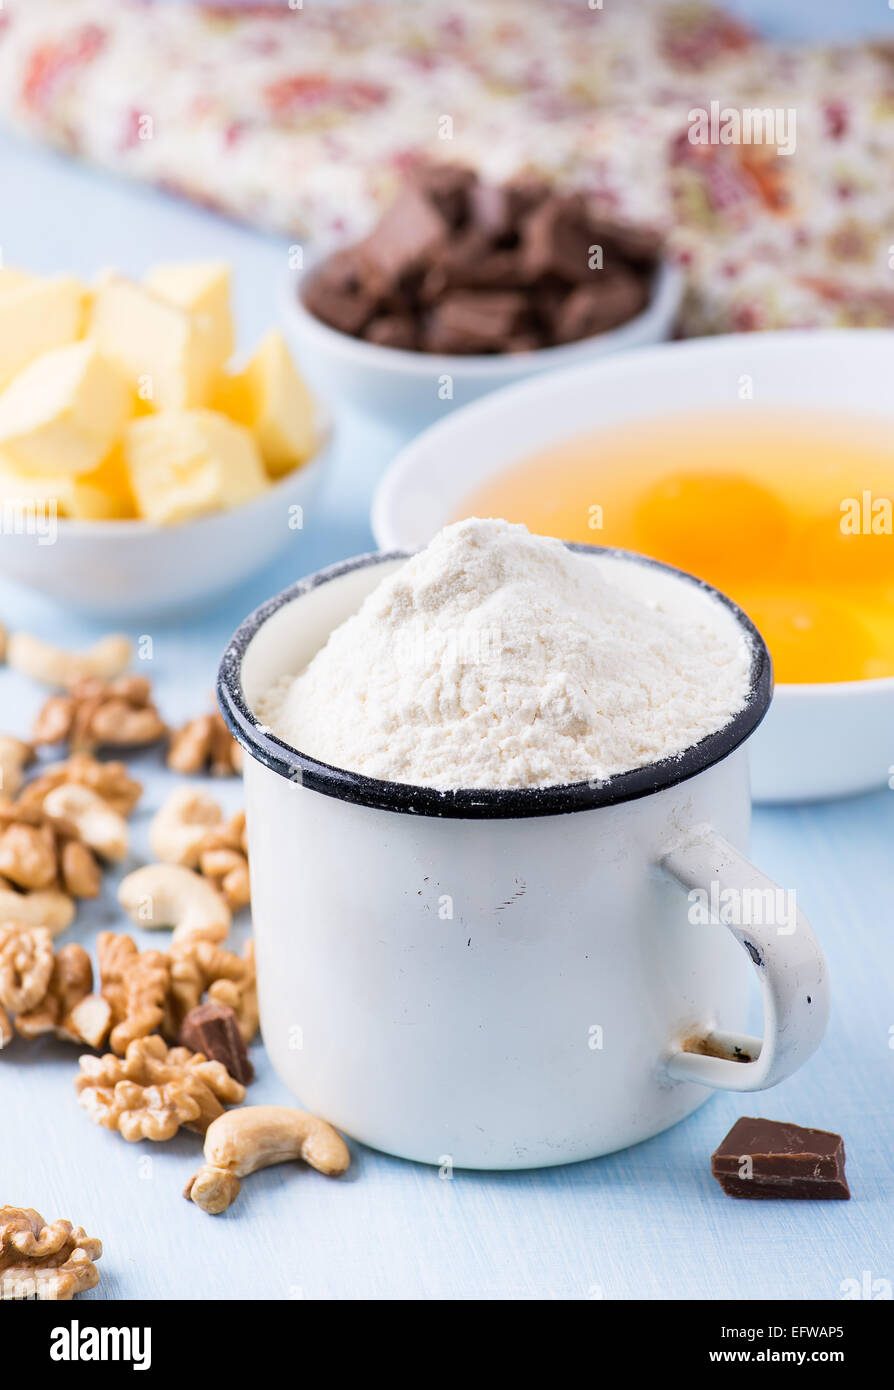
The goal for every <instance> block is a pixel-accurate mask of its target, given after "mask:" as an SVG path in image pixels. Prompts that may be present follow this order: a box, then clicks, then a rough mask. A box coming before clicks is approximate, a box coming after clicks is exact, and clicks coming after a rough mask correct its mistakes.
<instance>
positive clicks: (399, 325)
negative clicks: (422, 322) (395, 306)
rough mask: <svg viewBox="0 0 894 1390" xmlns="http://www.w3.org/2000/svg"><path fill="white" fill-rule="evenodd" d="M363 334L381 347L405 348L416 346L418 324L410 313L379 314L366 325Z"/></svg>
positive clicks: (369, 340)
mask: <svg viewBox="0 0 894 1390" xmlns="http://www.w3.org/2000/svg"><path fill="white" fill-rule="evenodd" d="M363 336H364V338H365V339H366V340H367V342H369V343H378V345H379V347H392V348H404V349H406V350H409V351H412V350H413V349H414V348H415V347H416V346H417V343H416V324H415V322H414V320H413V318H412V317H411V315H410V314H379V316H378V317H377V318H374V319H372V320H371V322H369V323H368V324H367V325H366V328H365V329H364V331H363Z"/></svg>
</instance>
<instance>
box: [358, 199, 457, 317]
mask: <svg viewBox="0 0 894 1390" xmlns="http://www.w3.org/2000/svg"><path fill="white" fill-rule="evenodd" d="M448 234H449V228H448V226H447V223H446V222H445V220H444V218H443V217H442V216H441V214H440V213H439V212H438V210H437V208H436V207H435V206H434V205H433V204H432V203H431V202H429V200H428V198H426V197H425V195H424V194H422V193H420V191H419V190H418V189H417V188H406V189H405V190H404V192H403V193H401V195H400V197H399V198H398V199H397V201H396V202H394V203H392V205H391V207H390V208H389V209H388V211H387V212H386V213H384V215H383V216H382V217H381V219H380V220H379V222H378V223H377V224H376V226H375V227H374V228H373V230H372V231H371V232H370V233H369V235H368V236H367V237H366V239H365V240H364V241H362V242H361V243H360V246H359V248H358V250H359V252H360V255H361V258H362V260H363V262H364V263H365V265H366V267H367V268H368V274H369V280H368V283H369V285H370V287H371V288H372V289H373V290H378V291H379V292H380V293H384V292H385V291H386V290H387V289H388V288H390V287H391V286H393V285H396V284H398V283H399V282H400V280H401V279H402V278H403V277H404V276H406V275H407V274H408V273H409V272H410V271H413V270H416V269H418V268H419V267H421V266H423V265H424V264H425V261H426V259H427V258H428V257H429V256H431V255H433V254H434V253H435V252H436V251H437V250H438V249H439V247H441V246H442V245H444V244H445V243H446V241H447V236H448Z"/></svg>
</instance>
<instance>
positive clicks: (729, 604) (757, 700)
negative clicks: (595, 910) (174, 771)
mask: <svg viewBox="0 0 894 1390" xmlns="http://www.w3.org/2000/svg"><path fill="white" fill-rule="evenodd" d="M566 544H567V545H568V548H569V550H574V551H579V552H580V553H582V554H585V555H605V556H614V557H616V558H618V559H622V560H630V561H633V562H634V563H636V564H640V565H646V566H650V567H652V568H654V569H659V570H664V571H665V572H666V573H669V574H673V575H676V576H677V577H678V578H681V579H684V580H686V581H687V582H688V583H690V584H694V585H695V586H696V587H697V588H699V589H701V590H702V591H703V592H704V593H706V594H710V595H711V596H713V597H714V598H715V599H717V600H718V601H719V602H720V603H722V604H723V605H724V607H725V608H727V609H728V610H729V611H730V612H731V613H732V614H733V616H734V617H735V618H736V620H737V621H738V623H739V625H740V626H741V628H742V629H743V631H744V632H745V634H746V636H747V637H748V639H749V641H750V644H751V652H752V657H751V680H750V687H749V692H748V697H747V699H746V701H745V704H744V705H743V707H742V709H740V710H739V711H738V713H737V714H735V715H733V718H732V719H731V720H730V722H729V723H728V724H725V725H724V727H723V728H722V729H719V730H717V732H716V733H713V734H708V735H707V737H705V738H703V739H701V740H700V741H699V742H698V743H695V744H693V745H692V746H691V747H690V748H687V749H685V750H684V751H683V752H682V753H680V754H678V755H677V756H676V757H671V758H663V759H662V760H661V761H660V762H655V763H649V764H648V765H647V766H645V767H636V768H632V769H631V770H630V771H629V772H619V773H617V774H616V775H615V776H614V777H610V778H608V779H607V780H605V781H603V782H597V781H593V782H570V783H566V784H564V785H561V786H555V787H510V788H489V787H488V788H465V787H462V788H457V789H456V790H450V791H439V790H438V789H437V788H435V787H418V786H413V785H411V784H410V783H405V782H387V781H383V780H381V779H380V778H377V777H365V776H363V774H362V773H359V772H350V771H347V770H346V769H345V768H338V767H331V766H330V765H329V764H328V763H322V762H319V761H317V759H316V758H311V757H308V756H307V754H305V753H301V752H299V751H298V750H297V749H295V748H292V747H291V746H290V745H289V744H287V743H284V742H283V741H282V739H279V738H277V736H276V735H275V734H273V733H271V732H270V731H269V730H268V729H267V728H266V727H265V726H264V725H262V724H261V721H260V720H259V719H258V718H257V717H256V715H254V714H253V713H252V711H251V709H250V708H249V706H248V702H247V700H246V698H245V693H244V691H243V689H242V661H243V658H244V656H245V653H246V651H247V649H248V646H249V644H250V642H251V641H252V639H253V638H254V637H255V635H256V633H258V632H259V631H260V629H261V628H262V627H263V625H264V624H265V623H266V622H267V621H268V620H269V619H270V618H272V617H273V615H274V614H275V613H278V612H279V610H280V609H281V608H283V607H285V606H286V604H289V603H292V602H293V601H294V600H296V599H300V598H302V597H303V596H304V595H305V594H309V593H311V592H312V590H314V589H316V588H318V587H319V586H320V585H321V584H328V583H330V582H331V581H332V580H334V579H339V578H341V576H342V575H345V574H350V573H351V572H352V571H353V570H357V569H364V568H367V567H368V566H370V565H377V564H385V563H386V562H388V561H391V560H406V559H408V558H409V556H410V554H411V553H412V552H410V551H405V550H392V551H373V552H372V553H370V554H367V555H358V556H355V557H354V558H353V559H350V560H343V561H340V562H339V563H338V564H335V565H330V566H328V567H327V568H326V569H322V570H318V571H317V572H316V573H315V574H311V575H308V576H307V578H305V579H300V580H298V582H297V583H296V584H292V585H291V586H290V587H289V588H288V589H284V590H283V591H282V593H280V594H277V595H276V596H275V597H274V598H271V599H268V600H267V602H266V603H262V604H261V606H260V607H259V608H256V609H255V611H254V612H253V613H251V614H250V615H249V616H248V617H247V618H246V619H245V621H244V622H243V623H242V624H241V625H240V626H239V627H238V628H237V630H236V632H235V633H234V634H233V636H232V638H231V639H230V642H229V643H228V645H227V648H226V650H225V652H224V654H223V657H222V658H221V663H220V670H219V673H218V678H217V696H218V700H219V702H220V708H221V712H222V714H223V717H224V720H225V721H226V724H227V726H228V728H229V729H230V732H231V733H232V734H233V737H234V738H236V739H237V740H238V742H239V743H241V744H242V747H243V748H244V749H245V750H246V752H247V753H248V754H249V756H250V757H252V758H254V759H256V761H258V762H260V763H262V764H263V765H264V766H265V767H268V768H270V770H271V771H272V772H276V773H278V774H279V775H280V776H281V777H285V778H286V779H287V780H288V781H290V782H293V783H295V784H298V785H300V786H302V787H306V788H307V789H308V790H309V791H314V792H321V793H322V794H323V795H324V796H333V797H336V798H338V799H339V800H341V801H351V802H354V803H355V804H357V805H359V806H370V807H374V808H375V809H377V810H381V811H400V812H404V813H406V814H412V815H417V816H443V817H447V818H450V819H454V820H518V819H523V818H527V817H530V816H555V815H563V814H566V813H568V812H571V811H588V810H593V809H595V808H597V807H600V806H617V805H619V804H620V803H621V802H624V801H636V800H638V799H639V798H640V797H644V796H652V795H653V794H654V793H656V792H661V791H666V790H667V789H668V788H670V787H675V786H677V785H679V783H681V782H686V781H688V780H689V779H690V778H692V777H697V776H698V774H699V773H700V772H704V771H706V770H707V768H709V767H713V766H714V765H715V764H716V763H719V762H722V761H723V760H724V759H725V758H728V757H729V755H730V754H731V753H733V752H734V751H735V750H736V749H737V748H738V747H739V746H740V745H741V744H743V743H744V742H745V740H746V739H747V738H749V737H750V736H751V734H753V733H754V730H755V729H756V728H757V726H758V725H759V724H760V722H761V720H762V719H763V718H764V715H765V714H766V713H767V709H768V708H769V704H770V697H771V695H772V693H773V666H772V661H771V658H770V653H769V651H768V650H767V645H766V643H765V642H764V639H763V638H762V637H761V635H760V633H759V632H758V630H757V628H756V627H755V626H754V624H753V623H752V621H751V619H750V618H749V617H748V616H747V614H745V613H743V611H742V610H741V608H739V607H738V606H737V604H735V603H733V601H732V599H730V598H727V596H726V594H723V593H721V592H720V590H719V589H715V588H714V587H713V585H711V584H708V583H706V581H705V580H703V579H699V578H697V576H695V575H692V574H687V572H686V571H685V570H679V569H675V568H674V566H672V565H666V564H664V563H663V562H662V561H660V560H653V559H651V558H650V557H649V556H645V555H637V554H635V553H634V552H632V551H628V550H619V549H614V548H611V547H609V546H596V545H582V544H579V543H577V542H571V541H568V542H566Z"/></svg>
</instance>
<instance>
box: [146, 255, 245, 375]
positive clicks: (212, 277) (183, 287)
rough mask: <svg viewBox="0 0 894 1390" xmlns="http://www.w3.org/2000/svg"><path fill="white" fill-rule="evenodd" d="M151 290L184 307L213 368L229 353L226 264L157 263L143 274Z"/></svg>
mask: <svg viewBox="0 0 894 1390" xmlns="http://www.w3.org/2000/svg"><path fill="white" fill-rule="evenodd" d="M145 284H146V286H147V288H148V289H150V290H151V291H152V292H153V294H157V295H160V297H161V298H162V299H165V300H167V302H168V303H169V304H176V305H177V307H178V308H179V309H185V310H186V312H187V313H188V314H190V315H191V316H192V318H193V320H194V321H195V324H196V327H197V328H198V330H199V332H200V334H201V336H202V338H203V339H204V342H205V346H206V350H207V352H208V356H209V359H210V361H211V362H212V364H213V366H214V367H215V368H217V369H219V368H220V367H222V366H223V364H224V363H225V362H226V361H227V359H228V358H229V357H230V356H231V355H232V352H233V344H234V341H235V335H234V331H233V316H232V313H231V311H230V268H229V266H228V265H227V264H226V262H225V261H184V262H178V263H176V264H171V265H157V266H155V268H154V269H153V270H151V271H150V272H149V274H148V275H147V276H146V279H145Z"/></svg>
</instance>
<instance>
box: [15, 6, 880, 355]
mask: <svg viewBox="0 0 894 1390" xmlns="http://www.w3.org/2000/svg"><path fill="white" fill-rule="evenodd" d="M591 6H592V8H591ZM711 101H718V102H720V103H721V105H722V106H724V107H741V106H746V105H747V106H755V107H761V108H765V107H772V108H777V107H778V108H784V109H786V110H789V109H794V110H795V112H796V116H797V147H796V150H795V152H794V153H793V154H791V155H788V156H783V155H779V154H777V153H776V152H775V151H774V150H773V149H771V148H769V147H767V146H758V145H743V144H738V145H734V144H730V145H719V144H712V145H694V144H692V143H690V141H689V138H688V133H687V132H688V130H689V126H690V118H689V113H690V111H691V109H692V108H694V107H704V108H707V107H708V106H709V103H710V102H711ZM0 118H3V119H5V120H6V121H7V122H9V123H11V124H14V125H16V126H18V127H19V128H24V129H25V130H27V131H30V132H31V133H32V134H34V135H35V136H37V137H38V138H40V139H42V140H46V141H49V142H51V143H53V144H55V145H57V146H61V147H62V148H63V149H66V150H68V151H70V152H72V153H75V154H79V155H81V156H83V157H84V158H86V159H90V160H93V161H94V162H96V163H98V164H101V165H103V166H104V167H106V168H109V169H113V170H116V171H118V172H120V173H123V174H128V175H130V176H132V177H135V178H139V179H145V180H149V181H151V182H154V183H156V184H158V185H160V186H162V187H165V188H168V189H172V190H174V191H177V192H179V193H182V194H184V195H185V196H187V197H190V198H193V199H197V200H199V201H201V202H203V203H206V204H208V205H209V206H212V207H215V208H218V209H220V210H221V211H223V212H226V213H228V214H230V215H232V216H235V217H238V218H241V219H244V220H246V221H249V222H253V223H257V224H259V225H262V226H265V227H269V228H272V229H274V230H276V231H279V232H283V233H285V234H287V235H288V236H290V237H293V238H295V239H298V240H301V241H306V240H307V241H314V242H317V243H318V244H320V243H326V242H327V241H332V240H333V239H336V238H343V237H345V236H354V235H356V234H358V233H360V232H362V231H364V230H365V229H366V228H367V227H368V226H369V225H370V223H371V222H372V221H373V219H374V218H375V216H376V215H377V212H378V211H379V210H380V209H381V206H382V205H383V203H385V202H387V201H388V200H389V199H390V198H391V197H392V196H393V194H394V191H395V188H396V186H397V184H398V183H399V181H400V177H401V174H402V172H403V171H404V170H405V169H406V168H407V166H408V165H409V164H411V163H412V162H413V161H414V160H417V159H419V158H420V157H435V158H448V159H451V160H459V161H468V162H471V163H474V164H475V165H477V166H478V167H479V168H480V169H481V170H482V172H483V173H484V174H485V175H487V176H488V177H490V178H493V179H502V178H504V177H506V176H508V175H509V174H511V173H513V172H515V171H517V170H519V169H536V170H542V171H544V172H546V173H548V174H549V175H550V176H551V177H554V178H556V179H558V180H560V181H563V182H565V183H567V184H569V185H576V186H582V187H584V188H586V189H587V190H589V192H590V193H591V195H592V197H593V199H594V202H595V203H596V204H597V205H598V206H599V208H600V210H608V211H610V212H613V213H616V214H618V215H620V216H623V217H625V218H633V219H635V220H640V221H646V222H649V223H651V224H653V225H656V226H659V227H661V228H662V229H663V230H664V231H665V232H666V233H667V237H668V246H669V248H670V251H671V253H672V254H673V255H674V256H675V257H677V258H678V259H679V260H680V261H681V262H682V263H683V264H684V265H685V267H686V269H687V273H688V282H689V293H688V296H687V303H686V306H685V310H684V319H683V325H682V327H683V331H684V332H686V333H703V332H716V331H728V330H736V329H757V328H776V327H791V326H820V325H830V324H831V325H834V324H888V323H894V269H892V263H894V251H892V247H891V245H890V243H892V242H894V49H892V48H888V49H886V48H885V47H884V46H883V45H881V44H878V45H870V44H864V45H859V46H854V47H849V48H844V47H839V48H834V47H828V46H826V47H820V46H816V47H800V48H792V47H786V46H778V45H771V44H768V43H766V42H764V41H762V40H760V39H758V38H757V37H756V36H755V35H753V34H751V33H750V32H749V31H748V30H746V29H745V28H743V26H742V25H741V24H740V23H739V22H738V21H736V20H733V19H731V18H729V17H728V16H726V15H725V14H724V13H723V12H722V11H721V10H718V9H717V8H715V7H713V6H711V5H708V4H705V3H701V0H683V2H682V3H676V0H674V3H658V4H656V3H648V0H611V3H609V0H605V8H604V9H600V8H599V7H598V6H597V4H596V0H380V2H379V3H377V2H376V0H334V3H330V4H326V5H324V4H321V3H320V2H319V0H303V3H302V0H277V2H276V3H267V4H255V5H248V4H245V5H237V4H228V5H227V4H217V5H209V4H204V5H200V4H185V3H177V4H173V3H167V4H162V3H153V0H116V2H115V3H114V4H110V3H108V0H5V3H4V5H3V8H2V10H0Z"/></svg>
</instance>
